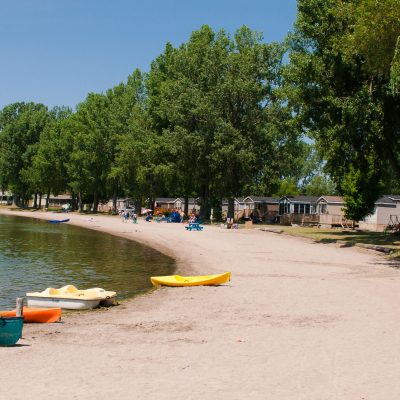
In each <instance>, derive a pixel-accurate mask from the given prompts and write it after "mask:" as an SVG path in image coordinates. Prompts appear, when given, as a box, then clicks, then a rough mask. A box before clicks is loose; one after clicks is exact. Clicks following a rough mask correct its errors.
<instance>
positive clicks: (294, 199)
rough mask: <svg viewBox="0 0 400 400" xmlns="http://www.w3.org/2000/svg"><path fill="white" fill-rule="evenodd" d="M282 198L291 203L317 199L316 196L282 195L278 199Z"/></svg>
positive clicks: (311, 201)
mask: <svg viewBox="0 0 400 400" xmlns="http://www.w3.org/2000/svg"><path fill="white" fill-rule="evenodd" d="M284 198H286V199H288V200H289V201H290V202H291V203H315V202H316V201H317V200H318V199H319V197H317V196H282V197H281V198H280V199H279V201H281V200H282V199H284Z"/></svg>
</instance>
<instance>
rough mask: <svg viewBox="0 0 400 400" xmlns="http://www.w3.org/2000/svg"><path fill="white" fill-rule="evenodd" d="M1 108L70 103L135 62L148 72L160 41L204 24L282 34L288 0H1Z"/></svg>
mask: <svg viewBox="0 0 400 400" xmlns="http://www.w3.org/2000/svg"><path fill="white" fill-rule="evenodd" d="M0 6H1V8H0V57H1V58H0V60H1V61H0V108H3V107H4V106H5V105H7V104H10V103H13V102H16V101H25V102H27V101H34V102H41V103H44V104H45V105H47V106H49V107H53V106H55V105H66V106H70V107H75V105H76V104H77V103H79V102H80V101H82V100H84V99H85V97H86V95H87V94H88V93H89V92H104V91H106V90H107V89H109V88H111V87H113V86H115V85H116V84H118V83H119V82H122V81H125V80H126V78H127V76H128V75H129V74H130V73H132V71H133V70H134V69H135V68H140V69H141V70H142V71H148V70H149V67H150V63H151V61H152V60H153V59H154V58H155V57H157V56H158V55H159V54H160V53H162V51H163V49H164V47H165V44H166V42H168V41H169V42H171V43H172V44H173V45H174V46H178V45H179V44H181V43H183V42H186V41H187V40H188V39H189V36H190V34H191V32H192V31H193V30H197V29H199V28H200V27H201V25H203V24H208V25H210V26H211V27H212V28H213V29H214V30H219V29H221V28H224V29H225V30H226V31H228V32H230V33H233V32H234V31H235V30H236V29H237V28H239V27H240V26H241V25H247V26H248V27H250V28H251V29H253V30H256V31H259V32H262V33H263V34H264V39H265V41H267V42H270V41H273V40H278V41H279V40H282V39H283V38H284V37H285V36H286V34H287V33H288V31H289V30H291V28H292V26H293V22H294V19H295V16H296V1H295V0H214V1H211V0H153V1H146V0H141V1H135V0H12V1H7V0H0Z"/></svg>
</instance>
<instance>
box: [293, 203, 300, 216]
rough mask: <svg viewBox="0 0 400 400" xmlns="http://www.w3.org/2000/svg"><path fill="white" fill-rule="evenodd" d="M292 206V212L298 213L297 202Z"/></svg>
mask: <svg viewBox="0 0 400 400" xmlns="http://www.w3.org/2000/svg"><path fill="white" fill-rule="evenodd" d="M293 206H294V211H293V212H294V213H295V214H298V213H299V205H298V204H294V205H293Z"/></svg>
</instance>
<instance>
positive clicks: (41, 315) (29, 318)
mask: <svg viewBox="0 0 400 400" xmlns="http://www.w3.org/2000/svg"><path fill="white" fill-rule="evenodd" d="M15 314H16V311H15V310H11V311H0V317H15ZM23 317H24V322H37V323H49V322H57V321H59V320H60V319H61V308H56V307H55V308H35V307H24V310H23Z"/></svg>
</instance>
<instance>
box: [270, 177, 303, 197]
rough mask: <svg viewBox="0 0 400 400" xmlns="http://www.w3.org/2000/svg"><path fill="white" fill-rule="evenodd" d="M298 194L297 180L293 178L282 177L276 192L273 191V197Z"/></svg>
mask: <svg viewBox="0 0 400 400" xmlns="http://www.w3.org/2000/svg"><path fill="white" fill-rule="evenodd" d="M298 194H300V190H299V187H298V185H297V181H296V180H295V179H293V178H286V179H282V180H281V182H280V185H279V188H278V190H277V192H275V193H274V195H273V196H274V197H282V196H286V195H287V196H296V195H298Z"/></svg>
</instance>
